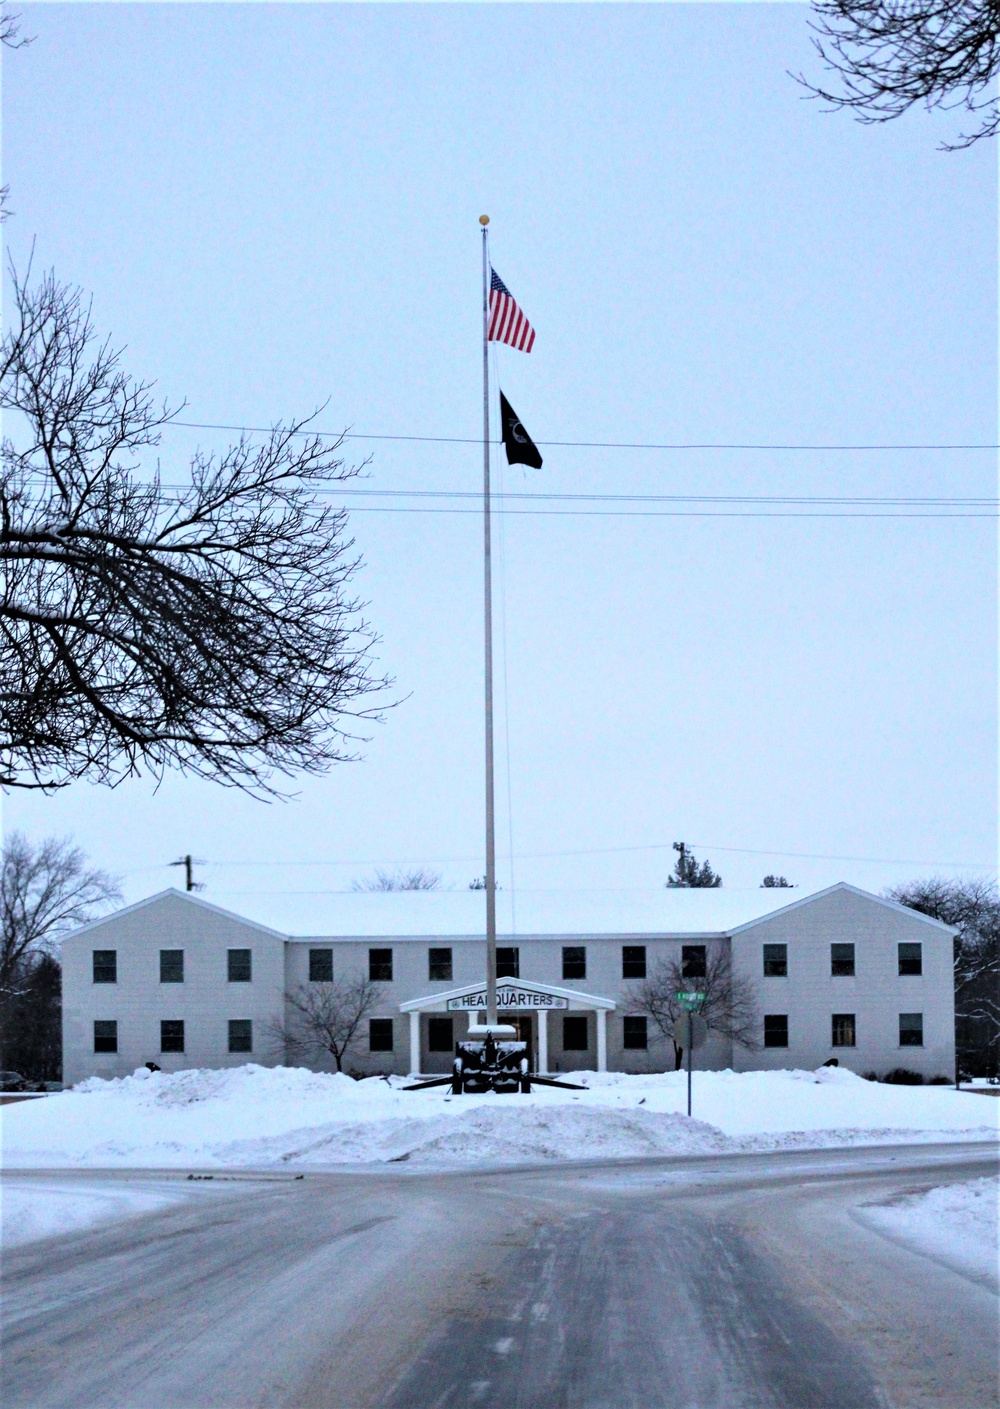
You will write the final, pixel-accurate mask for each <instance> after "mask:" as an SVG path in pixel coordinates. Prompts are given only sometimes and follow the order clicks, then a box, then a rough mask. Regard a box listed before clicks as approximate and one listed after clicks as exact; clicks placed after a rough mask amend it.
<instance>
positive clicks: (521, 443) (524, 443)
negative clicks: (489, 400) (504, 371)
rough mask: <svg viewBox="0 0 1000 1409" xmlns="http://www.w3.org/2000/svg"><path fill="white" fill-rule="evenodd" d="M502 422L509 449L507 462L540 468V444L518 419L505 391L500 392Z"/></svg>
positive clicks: (505, 443) (502, 431)
mask: <svg viewBox="0 0 1000 1409" xmlns="http://www.w3.org/2000/svg"><path fill="white" fill-rule="evenodd" d="M500 424H501V433H502V435H503V443H504V446H505V447H506V450H507V464H508V465H530V466H531V468H532V469H533V470H540V469H541V468H542V457H541V455H539V453H538V446H537V445H536V444H535V442H534V441H533V440H532V438H531V436H530V435H529V434H528V432H527V431H526V430H525V429H524V427H523V426H522V425H521V422H520V421H519V420H518V419H517V413H516V412H515V410H514V408H513V406H511V404H510V402H509V401H508V400H507V398H506V397H505V396H504V394H503V392H501V393H500Z"/></svg>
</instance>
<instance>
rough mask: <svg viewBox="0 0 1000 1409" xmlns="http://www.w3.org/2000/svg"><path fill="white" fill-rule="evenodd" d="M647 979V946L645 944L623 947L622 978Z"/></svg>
mask: <svg viewBox="0 0 1000 1409" xmlns="http://www.w3.org/2000/svg"><path fill="white" fill-rule="evenodd" d="M645 977H646V946H645V945H644V944H623V945H622V978H645Z"/></svg>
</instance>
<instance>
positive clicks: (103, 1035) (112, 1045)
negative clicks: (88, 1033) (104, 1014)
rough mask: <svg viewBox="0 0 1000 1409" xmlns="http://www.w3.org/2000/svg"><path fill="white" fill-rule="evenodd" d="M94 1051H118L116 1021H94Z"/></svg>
mask: <svg viewBox="0 0 1000 1409" xmlns="http://www.w3.org/2000/svg"><path fill="white" fill-rule="evenodd" d="M94 1051H95V1052H117V1051H118V1024H117V1023H116V1022H106V1021H102V1022H95V1023H94Z"/></svg>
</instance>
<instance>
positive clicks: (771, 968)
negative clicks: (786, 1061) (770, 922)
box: [764, 944, 788, 1046]
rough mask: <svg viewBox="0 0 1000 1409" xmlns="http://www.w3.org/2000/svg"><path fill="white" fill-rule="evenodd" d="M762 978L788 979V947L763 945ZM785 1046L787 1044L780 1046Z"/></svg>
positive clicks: (785, 945)
mask: <svg viewBox="0 0 1000 1409" xmlns="http://www.w3.org/2000/svg"><path fill="white" fill-rule="evenodd" d="M764 977H765V978H787V977H788V945H787V944H765V945H764ZM782 1045H784V1046H787V1045H788V1044H787V1043H784V1044H782Z"/></svg>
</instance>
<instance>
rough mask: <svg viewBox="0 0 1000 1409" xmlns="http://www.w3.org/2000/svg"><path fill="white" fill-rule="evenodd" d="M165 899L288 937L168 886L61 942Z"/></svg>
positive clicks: (264, 931)
mask: <svg viewBox="0 0 1000 1409" xmlns="http://www.w3.org/2000/svg"><path fill="white" fill-rule="evenodd" d="M165 900H179V901H181V903H182V904H184V905H197V906H199V907H200V908H201V909H202V910H208V911H210V912H211V913H212V914H213V915H221V916H222V917H223V918H224V919H226V920H234V921H235V922H236V923H237V924H239V925H245V926H246V927H247V929H251V930H257V931H258V933H260V934H266V935H267V936H268V937H269V938H271V939H281V940H285V939H287V938H288V935H286V934H281V933H280V932H279V931H278V930H272V929H268V927H267V926H266V925H259V924H258V923H257V921H256V920H248V919H247V918H246V916H245V915H237V914H235V913H234V912H233V911H232V910H223V909H222V907H221V906H220V905H213V904H212V903H211V901H210V900H201V899H199V898H198V896H196V895H191V894H190V893H189V892H188V891H185V890H176V889H175V888H174V887H173V886H170V887H169V889H167V890H161V891H157V893H156V895H147V896H146V898H145V900H137V901H136V902H135V904H133V905H126V906H124V907H123V908H122V909H121V910H112V911H111V913H110V914H109V915H101V916H99V918H98V919H96V920H90V921H89V922H88V923H87V924H85V925H80V927H79V928H78V929H75V930H71V931H70V932H69V933H68V934H64V935H63V936H62V942H65V941H66V940H67V939H75V938H76V936H77V935H78V934H86V933H87V931H88V930H92V929H96V928H97V926H98V925H106V924H107V923H108V921H109V920H117V919H119V918H120V917H121V916H122V915H134V914H137V913H138V911H140V910H147V909H149V907H150V906H151V905H162V903H163V902H164V901H165Z"/></svg>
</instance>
